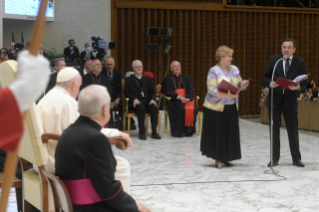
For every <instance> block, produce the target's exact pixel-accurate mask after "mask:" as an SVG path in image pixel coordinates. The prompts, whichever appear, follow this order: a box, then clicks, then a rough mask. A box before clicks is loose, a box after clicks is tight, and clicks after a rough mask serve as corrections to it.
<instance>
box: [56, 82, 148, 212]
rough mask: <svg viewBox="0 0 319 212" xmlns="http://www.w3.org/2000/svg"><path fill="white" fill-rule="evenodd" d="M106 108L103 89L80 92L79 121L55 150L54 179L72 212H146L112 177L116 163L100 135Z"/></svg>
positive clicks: (107, 101)
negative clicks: (61, 184)
mask: <svg viewBox="0 0 319 212" xmlns="http://www.w3.org/2000/svg"><path fill="white" fill-rule="evenodd" d="M91 105H94V107H91ZM110 106H111V98H110V95H109V94H108V92H107V90H106V89H105V87H103V86H100V85H91V86H88V87H86V88H85V89H83V90H82V91H81V93H80V95H79V113H80V117H79V118H78V119H77V120H76V121H75V123H74V124H71V125H70V126H69V127H68V128H67V129H66V130H64V132H63V133H62V135H61V137H60V139H59V143H58V145H57V148H56V153H55V159H56V163H55V167H56V175H57V176H59V178H60V179H61V180H62V181H63V182H64V184H65V185H66V187H67V188H68V191H69V194H70V197H71V201H72V204H73V211H75V212H80V211H81V212H82V211H106V212H107V211H110V212H111V211H123V212H138V211H143V212H150V210H149V209H148V208H146V207H145V206H143V205H142V204H141V203H136V201H135V200H134V199H133V198H132V197H131V196H130V195H129V194H127V193H126V192H125V191H123V188H122V185H121V182H120V181H118V180H117V179H116V176H114V172H115V170H116V159H115V158H114V155H113V152H112V148H111V145H110V143H109V141H108V138H107V137H105V136H104V135H103V134H102V133H101V129H102V127H103V126H105V125H106V124H107V122H108V121H109V120H110Z"/></svg>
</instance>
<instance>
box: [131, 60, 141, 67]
mask: <svg viewBox="0 0 319 212" xmlns="http://www.w3.org/2000/svg"><path fill="white" fill-rule="evenodd" d="M137 61H140V60H133V62H132V68H134V63H135V62H137ZM140 62H141V63H142V61H140ZM142 64H143V63H142Z"/></svg>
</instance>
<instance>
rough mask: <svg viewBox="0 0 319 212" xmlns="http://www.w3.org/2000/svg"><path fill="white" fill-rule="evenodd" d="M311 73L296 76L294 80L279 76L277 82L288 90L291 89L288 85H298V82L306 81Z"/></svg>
mask: <svg viewBox="0 0 319 212" xmlns="http://www.w3.org/2000/svg"><path fill="white" fill-rule="evenodd" d="M309 75H310V73H309V74H304V75H300V76H298V77H296V78H295V79H294V80H288V79H285V78H281V77H278V78H277V80H276V84H278V85H279V86H280V87H282V88H285V89H287V90H290V89H289V87H288V86H297V85H298V83H300V82H302V81H304V80H305V79H307V77H308V76H309Z"/></svg>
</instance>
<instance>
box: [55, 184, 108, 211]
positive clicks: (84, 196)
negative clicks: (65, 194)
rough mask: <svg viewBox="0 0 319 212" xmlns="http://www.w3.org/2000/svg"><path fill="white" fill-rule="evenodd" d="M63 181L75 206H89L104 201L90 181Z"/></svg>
mask: <svg viewBox="0 0 319 212" xmlns="http://www.w3.org/2000/svg"><path fill="white" fill-rule="evenodd" d="M61 180H62V181H63V182H64V184H65V186H66V187H67V189H68V191H69V194H70V197H71V201H72V204H73V205H88V204H94V203H97V202H102V201H103V199H102V198H101V197H100V196H99V195H98V193H96V191H95V189H94V187H93V184H92V182H91V180H90V179H81V180H63V179H61Z"/></svg>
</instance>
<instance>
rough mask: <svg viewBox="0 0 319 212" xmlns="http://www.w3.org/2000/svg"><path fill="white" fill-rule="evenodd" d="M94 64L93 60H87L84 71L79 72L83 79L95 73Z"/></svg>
mask: <svg viewBox="0 0 319 212" xmlns="http://www.w3.org/2000/svg"><path fill="white" fill-rule="evenodd" d="M92 62H93V60H86V61H85V63H84V68H83V70H79V72H80V74H81V76H82V77H84V76H85V75H87V74H90V73H92V71H93V68H92Z"/></svg>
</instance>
